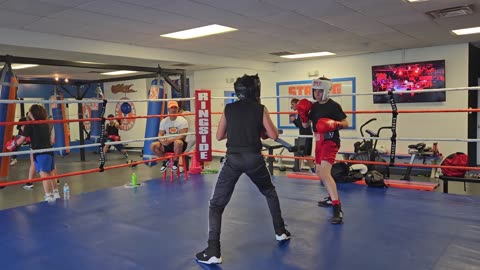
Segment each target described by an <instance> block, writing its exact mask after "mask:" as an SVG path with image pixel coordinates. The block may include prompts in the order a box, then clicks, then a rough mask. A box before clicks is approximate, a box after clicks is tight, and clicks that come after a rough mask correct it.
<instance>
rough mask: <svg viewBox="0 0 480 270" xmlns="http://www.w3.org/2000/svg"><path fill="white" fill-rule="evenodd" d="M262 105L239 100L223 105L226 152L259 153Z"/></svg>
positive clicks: (260, 146)
mask: <svg viewBox="0 0 480 270" xmlns="http://www.w3.org/2000/svg"><path fill="white" fill-rule="evenodd" d="M263 110H264V106H263V105H262V104H259V103H257V102H253V101H248V100H239V101H236V102H234V103H230V104H228V105H227V106H226V107H225V118H226V120H227V153H260V151H261V150H262V142H261V141H260V133H261V132H262V130H263V129H264V127H263Z"/></svg>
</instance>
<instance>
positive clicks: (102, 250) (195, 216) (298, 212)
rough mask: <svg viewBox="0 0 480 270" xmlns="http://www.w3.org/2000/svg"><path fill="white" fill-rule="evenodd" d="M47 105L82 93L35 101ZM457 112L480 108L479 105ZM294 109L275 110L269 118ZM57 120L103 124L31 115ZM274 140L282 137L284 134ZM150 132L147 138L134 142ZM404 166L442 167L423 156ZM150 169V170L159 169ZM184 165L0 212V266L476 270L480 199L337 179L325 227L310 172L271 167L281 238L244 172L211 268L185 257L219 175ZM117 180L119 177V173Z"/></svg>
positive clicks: (105, 171)
mask: <svg viewBox="0 0 480 270" xmlns="http://www.w3.org/2000/svg"><path fill="white" fill-rule="evenodd" d="M442 90H443V89H442ZM213 98H214V97H212V99H213ZM222 98H223V97H222ZM274 98H279V97H274ZM281 98H289V97H281ZM165 100H167V99H158V100H157V101H158V102H162V101H165ZM175 100H195V102H196V104H200V103H198V102H200V98H199V97H198V95H197V96H196V97H195V99H194V98H184V99H181V98H180V99H175ZM131 101H132V102H149V101H151V100H131ZM0 102H4V103H13V102H23V101H4V100H2V101H0ZM49 102H50V103H54V102H57V103H62V102H63V103H66V102H91V101H59V100H56V101H44V103H49ZM109 102H110V103H113V102H115V101H109ZM107 105H108V103H107ZM199 107H200V106H199ZM199 107H196V108H197V109H196V112H195V113H196V116H197V125H201V123H199V122H198V118H199V115H200V116H202V117H204V118H205V119H209V120H210V121H212V120H213V118H210V117H211V116H212V115H218V114H219V112H211V113H210V114H209V115H208V116H205V115H204V114H202V113H200V112H199V110H200V109H199ZM465 110H469V111H468V112H472V110H475V112H478V109H465ZM385 112H386V113H391V111H385ZM455 112H465V111H458V110H455ZM291 113H292V112H272V115H278V114H280V115H281V114H291ZM351 113H352V112H351ZM357 113H364V112H357ZM370 113H372V112H370ZM375 113H379V112H375ZM399 113H402V112H401V111H399ZM407 113H408V112H407ZM165 116H166V115H163V114H158V115H147V116H134V117H129V116H126V117H124V118H126V119H128V118H140V119H151V118H161V117H165ZM66 121H72V122H76V121H80V122H81V121H105V118H104V116H102V117H101V118H85V119H74V120H46V121H35V122H37V123H41V122H46V123H59V122H66ZM17 123H18V122H8V123H1V124H2V125H16V124H17ZM32 124H35V123H32ZM207 126H208V125H207ZM197 127H198V126H197ZM197 130H198V129H197ZM210 132H211V130H210ZM194 134H195V135H196V136H197V141H199V140H200V141H201V140H202V139H201V136H199V134H198V133H194ZM281 137H284V138H288V135H281ZM359 138H360V137H355V138H353V137H352V138H350V139H359ZM157 139H158V137H147V138H139V139H138V140H134V141H148V140H150V141H152V140H157ZM342 139H349V138H342ZM379 139H385V140H390V139H391V138H379ZM396 139H397V140H402V139H404V140H413V139H412V138H396ZM435 141H438V139H435ZM472 141H477V140H472ZM201 142H203V141H201ZM115 143H117V142H112V143H109V144H115ZM119 143H120V142H119ZM123 143H125V142H123ZM207 144H208V143H207ZM210 145H211V143H210ZM99 146H101V144H86V145H80V146H68V147H59V148H54V149H55V150H62V149H74V148H88V147H99ZM199 151H200V152H201V151H206V152H207V153H206V154H205V155H203V157H205V160H208V157H209V155H210V157H211V155H212V152H213V153H218V152H220V153H221V152H222V151H221V150H215V149H211V148H210V149H208V151H207V149H205V148H198V146H197V149H196V151H195V152H188V153H184V154H183V155H191V156H193V157H194V159H193V161H192V164H191V166H190V167H191V168H192V167H193V168H195V169H198V163H199V162H201V161H202V158H201V157H202V156H201V155H198V154H199ZM209 151H210V152H209ZM24 152H25V153H32V151H24ZM33 152H34V151H33ZM19 153H21V152H19ZM17 154H18V153H17ZM10 155H12V153H7V152H4V153H0V156H2V157H4V156H10ZM265 156H266V157H271V158H276V157H279V156H278V155H265ZM282 157H283V158H297V159H305V158H302V157H293V156H282ZM163 159H165V158H154V159H146V160H141V161H136V162H133V163H128V164H125V163H124V164H111V163H108V162H105V160H104V159H103V158H102V159H101V161H100V165H99V166H96V167H92V168H87V169H85V170H79V171H72V172H67V173H62V174H59V175H57V176H55V177H45V178H36V179H20V180H15V181H9V182H2V183H0V186H6V187H7V188H6V189H5V190H2V191H0V192H4V191H7V190H8V186H12V185H19V184H23V183H26V182H29V181H30V182H39V181H43V180H47V179H53V178H60V179H62V178H64V177H71V176H84V181H88V179H89V178H90V179H91V178H92V176H93V177H102V178H105V179H108V178H109V177H114V176H113V174H112V171H113V170H115V169H119V168H122V169H123V170H127V171H128V172H130V173H134V172H139V170H145V169H146V168H150V167H149V166H145V165H144V164H146V165H152V163H154V162H157V161H160V160H163ZM339 161H346V162H352V161H349V160H339ZM352 163H353V162H352ZM390 163H391V162H387V163H380V164H387V165H390ZM393 163H394V162H393ZM373 164H379V163H373ZM97 165H98V164H97ZM132 165H137V166H136V167H133V166H132ZM393 165H400V164H395V163H394V164H393ZM402 165H405V164H402ZM409 166H418V167H428V168H432V167H435V166H437V167H442V166H441V165H422V164H414V165H409ZM150 169H151V170H158V169H157V167H152V168H150ZM462 169H465V170H477V169H478V168H476V167H463V168H462ZM187 173H189V172H185V171H184V172H183V175H181V176H180V177H174V178H173V179H171V180H170V181H167V179H165V178H164V177H162V175H161V174H160V172H158V174H157V175H158V177H155V178H153V179H139V182H140V185H138V186H137V185H135V186H133V185H130V186H127V185H125V186H118V187H113V188H109V189H103V190H97V191H94V192H89V193H83V194H75V193H73V196H71V198H70V199H58V200H56V201H55V202H54V203H47V202H39V203H35V204H31V205H26V206H20V207H16V208H12V209H6V210H2V211H0V224H2V229H3V232H4V233H3V234H2V235H1V236H0V252H1V254H3V257H2V258H3V260H2V269H202V268H203V269H206V268H208V269H478V268H479V265H480V259H479V258H480V253H479V250H480V208H479V207H478V206H479V205H480V197H473V196H461V195H454V194H443V193H439V192H426V191H421V190H412V189H403V188H387V189H377V188H369V187H366V186H364V185H356V184H347V183H345V184H338V190H339V194H340V198H341V199H342V208H343V211H344V213H345V223H344V224H343V225H341V226H332V225H331V224H330V223H329V222H328V219H329V217H330V211H331V210H330V209H328V208H319V207H318V206H317V201H318V199H319V198H320V197H321V196H322V194H326V190H325V188H324V187H323V186H322V185H320V184H319V182H318V181H310V180H306V179H304V178H300V179H293V178H292V177H288V175H287V176H278V175H275V176H273V182H274V184H275V186H276V189H277V193H278V195H279V199H280V204H281V208H282V215H283V218H284V219H285V222H286V225H287V226H288V227H287V229H288V230H289V231H290V232H291V233H292V238H291V240H290V241H286V242H281V243H277V241H275V237H274V232H273V228H272V226H271V218H270V216H269V213H268V208H267V207H266V203H265V200H264V198H263V196H262V195H261V194H260V193H259V192H258V190H257V189H256V187H255V186H254V185H253V184H251V182H250V181H249V180H248V179H247V177H246V176H242V177H241V178H240V180H239V181H238V184H237V186H236V189H235V192H234V195H233V197H232V200H231V202H230V203H229V205H228V207H227V209H226V211H225V213H224V215H223V223H222V227H223V230H222V257H223V258H224V263H223V264H221V265H214V266H206V265H202V264H198V263H197V262H195V259H194V254H195V252H197V251H198V250H200V249H202V248H203V247H204V245H205V242H206V238H207V228H208V224H207V222H208V201H209V199H210V196H211V192H212V190H213V187H214V185H215V181H216V175H207V174H198V173H195V174H194V173H189V175H188V179H187V177H186V174H187ZM125 182H126V183H127V184H128V177H126V181H125Z"/></svg>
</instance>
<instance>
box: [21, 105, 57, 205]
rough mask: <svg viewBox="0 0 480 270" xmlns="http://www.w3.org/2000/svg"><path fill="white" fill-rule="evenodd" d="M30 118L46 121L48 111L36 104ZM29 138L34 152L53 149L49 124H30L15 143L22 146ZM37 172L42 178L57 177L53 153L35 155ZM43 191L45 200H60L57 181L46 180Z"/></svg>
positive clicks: (30, 111) (32, 108)
mask: <svg viewBox="0 0 480 270" xmlns="http://www.w3.org/2000/svg"><path fill="white" fill-rule="evenodd" d="M29 117H30V119H31V120H33V121H35V120H46V119H47V111H46V110H45V107H43V106H41V105H38V104H34V105H32V106H31V107H30V110H29ZM27 137H30V145H31V148H32V149H33V150H37V149H48V148H52V142H51V129H50V127H49V125H48V124H28V125H25V128H24V132H23V134H22V135H21V136H20V137H19V138H18V139H17V140H16V141H15V144H16V145H17V146H18V145H22V144H23V143H24V142H25V140H26V139H27ZM33 161H34V164H35V170H36V172H37V173H38V174H40V177H48V176H54V175H55V172H54V171H55V159H54V155H53V152H51V151H48V152H41V153H34V154H33ZM43 189H44V191H45V200H46V201H47V202H54V201H55V199H57V198H60V193H59V191H58V185H57V181H56V180H55V179H54V180H44V181H43Z"/></svg>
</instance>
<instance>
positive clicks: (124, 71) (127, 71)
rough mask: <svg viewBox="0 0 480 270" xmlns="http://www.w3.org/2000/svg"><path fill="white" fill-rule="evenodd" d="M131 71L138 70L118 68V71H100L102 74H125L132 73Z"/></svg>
mask: <svg viewBox="0 0 480 270" xmlns="http://www.w3.org/2000/svg"><path fill="white" fill-rule="evenodd" d="M131 73H137V71H133V70H117V71H110V72H104V73H100V74H102V75H124V74H131Z"/></svg>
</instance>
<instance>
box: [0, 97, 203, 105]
mask: <svg viewBox="0 0 480 270" xmlns="http://www.w3.org/2000/svg"><path fill="white" fill-rule="evenodd" d="M172 100H174V101H182V100H195V98H194V97H189V98H162V99H107V104H108V103H120V102H164V101H172ZM1 103H6V104H21V103H31V104H38V103H42V104H74V103H103V99H82V100H76V99H54V100H51V99H39V100H10V99H8V100H7V99H2V100H0V104H1Z"/></svg>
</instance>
